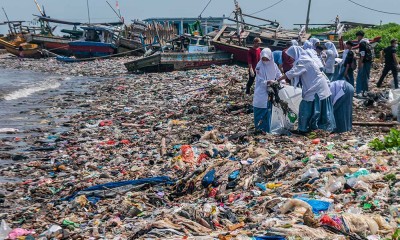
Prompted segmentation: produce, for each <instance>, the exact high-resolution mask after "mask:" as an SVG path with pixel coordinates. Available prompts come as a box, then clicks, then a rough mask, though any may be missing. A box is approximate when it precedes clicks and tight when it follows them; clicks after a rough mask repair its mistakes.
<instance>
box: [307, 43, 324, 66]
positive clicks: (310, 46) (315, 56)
mask: <svg viewBox="0 0 400 240" xmlns="http://www.w3.org/2000/svg"><path fill="white" fill-rule="evenodd" d="M303 49H304V51H305V52H306V53H307V54H308V56H310V58H311V59H312V60H314V62H315V63H316V64H317V65H318V68H319V69H320V70H322V69H323V68H324V64H323V63H322V61H321V59H320V58H319V57H318V53H317V51H315V50H314V48H313V44H312V43H311V42H310V41H305V42H304V44H303Z"/></svg>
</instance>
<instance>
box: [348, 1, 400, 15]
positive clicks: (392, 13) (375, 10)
mask: <svg viewBox="0 0 400 240" xmlns="http://www.w3.org/2000/svg"><path fill="white" fill-rule="evenodd" d="M347 1H349V2H351V3H353V4H355V5H357V6H360V7H363V8H366V9H368V10H371V11H374V12H379V13H385V14H391V15H400V13H394V12H385V11H381V10H377V9H373V8H370V7H367V6H364V5H361V4H359V3H356V2H354V1H352V0H347Z"/></svg>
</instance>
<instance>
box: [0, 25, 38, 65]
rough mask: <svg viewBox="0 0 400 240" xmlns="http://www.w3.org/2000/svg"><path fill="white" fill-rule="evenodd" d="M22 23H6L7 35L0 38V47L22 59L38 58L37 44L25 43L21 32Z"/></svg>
mask: <svg viewBox="0 0 400 240" xmlns="http://www.w3.org/2000/svg"><path fill="white" fill-rule="evenodd" d="M22 23H23V21H7V22H5V24H8V26H9V34H8V35H7V36H5V37H0V46H3V47H4V48H5V49H6V50H7V52H8V53H11V54H13V55H15V56H18V57H24V58H40V57H41V52H40V47H39V46H38V45H37V44H31V43H27V41H26V39H25V37H24V34H23V30H22Z"/></svg>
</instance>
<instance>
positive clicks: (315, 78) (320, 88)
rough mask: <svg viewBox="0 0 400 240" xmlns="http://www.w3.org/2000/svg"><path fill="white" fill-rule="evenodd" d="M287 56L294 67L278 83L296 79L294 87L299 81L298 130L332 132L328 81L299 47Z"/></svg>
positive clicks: (334, 126)
mask: <svg viewBox="0 0 400 240" xmlns="http://www.w3.org/2000/svg"><path fill="white" fill-rule="evenodd" d="M287 54H288V55H289V56H290V57H292V58H293V59H294V60H295V61H294V65H293V68H292V69H291V70H290V71H288V72H286V73H285V75H283V76H282V77H281V78H279V79H278V81H280V80H283V79H296V80H295V84H294V86H297V83H296V82H298V81H300V79H301V84H302V90H303V92H302V97H303V100H302V101H301V103H300V108H299V127H298V130H299V131H300V132H302V133H307V132H310V131H312V130H316V129H322V130H326V131H329V132H332V131H333V130H334V129H335V128H336V123H335V118H334V115H333V107H332V101H331V98H330V96H331V91H330V88H329V85H328V79H327V78H326V76H325V75H324V74H323V73H322V72H321V71H320V69H319V67H318V65H317V64H316V63H315V61H314V60H313V59H311V57H310V56H309V55H308V54H307V53H306V52H305V51H304V50H303V49H302V48H301V47H290V48H289V49H288V51H287Z"/></svg>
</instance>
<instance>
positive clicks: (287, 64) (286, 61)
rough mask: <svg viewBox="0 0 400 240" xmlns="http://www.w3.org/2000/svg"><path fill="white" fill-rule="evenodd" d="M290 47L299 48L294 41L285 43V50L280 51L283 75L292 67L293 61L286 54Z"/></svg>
mask: <svg viewBox="0 0 400 240" xmlns="http://www.w3.org/2000/svg"><path fill="white" fill-rule="evenodd" d="M291 46H299V43H298V42H297V40H294V39H293V40H291V41H290V42H287V43H286V48H285V49H283V51H282V70H283V72H284V73H285V72H287V71H289V70H290V69H292V67H293V62H294V60H293V59H292V58H291V57H289V56H288V55H287V54H286V51H287V50H288V49H289V48H290V47H291Z"/></svg>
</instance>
